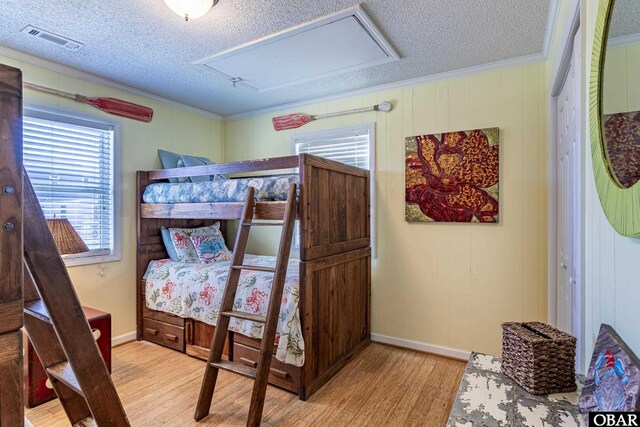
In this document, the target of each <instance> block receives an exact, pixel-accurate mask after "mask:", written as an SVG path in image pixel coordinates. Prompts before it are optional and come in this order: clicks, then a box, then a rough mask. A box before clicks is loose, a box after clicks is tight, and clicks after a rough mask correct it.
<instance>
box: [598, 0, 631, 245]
mask: <svg viewBox="0 0 640 427" xmlns="http://www.w3.org/2000/svg"><path fill="white" fill-rule="evenodd" d="M589 117H590V125H591V153H592V158H593V170H594V175H595V179H596V187H597V189H598V195H599V197H600V202H601V203H602V207H603V209H604V212H605V214H606V216H607V219H608V220H609V222H610V223H611V225H612V226H613V228H614V229H615V230H616V231H617V232H618V233H620V234H622V235H624V236H640V183H639V181H640V1H638V0H600V4H599V8H598V15H597V19H596V28H595V34H594V40H593V56H592V62H591V81H590V114H589Z"/></svg>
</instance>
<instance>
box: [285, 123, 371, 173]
mask: <svg viewBox="0 0 640 427" xmlns="http://www.w3.org/2000/svg"><path fill="white" fill-rule="evenodd" d="M300 153H308V154H314V155H316V156H320V157H325V158H327V159H331V160H336V161H338V162H342V163H346V164H348V165H351V166H356V167H359V168H362V169H371V141H370V132H369V129H346V130H344V131H341V132H327V133H325V134H318V135H316V136H313V135H311V136H307V137H305V136H302V137H300V138H296V154H300Z"/></svg>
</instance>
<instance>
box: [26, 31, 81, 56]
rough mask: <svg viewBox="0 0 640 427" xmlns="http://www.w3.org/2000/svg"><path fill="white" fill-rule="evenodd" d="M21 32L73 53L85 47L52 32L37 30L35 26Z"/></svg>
mask: <svg viewBox="0 0 640 427" xmlns="http://www.w3.org/2000/svg"><path fill="white" fill-rule="evenodd" d="M20 32H21V33H25V34H28V35H30V36H33V37H38V38H40V39H42V40H45V41H48V42H49V43H53V44H55V45H58V46H60V47H63V48H65V49H67V50H70V51H72V52H75V51H77V50H80V49H81V48H82V47H84V44H82V43H80V42H77V41H75V40H71V39H68V38H66V37H62V36H59V35H57V34H53V33H52V32H49V31H45V30H43V29H40V28H36V27H34V26H33V25H27V26H26V27H24V28H23V29H22V30H21V31H20Z"/></svg>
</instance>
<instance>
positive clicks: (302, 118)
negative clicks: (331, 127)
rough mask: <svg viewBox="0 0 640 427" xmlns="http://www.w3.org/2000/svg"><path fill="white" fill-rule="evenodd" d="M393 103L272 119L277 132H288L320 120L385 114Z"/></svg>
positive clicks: (386, 102)
mask: <svg viewBox="0 0 640 427" xmlns="http://www.w3.org/2000/svg"><path fill="white" fill-rule="evenodd" d="M391 108H392V107H391V103H390V102H388V101H385V102H381V103H380V104H378V105H374V106H373V107H365V108H356V109H354V110H347V111H338V112H337V113H327V114H316V115H311V114H302V113H295V114H289V115H287V116H279V117H274V118H273V119H271V121H272V122H273V128H274V129H275V130H277V131H280V130H286V129H297V128H299V127H301V126H304V125H306V124H307V123H309V122H312V121H314V120H319V119H328V118H329V117H337V116H344V115H347V114H355V113H365V112H367V111H384V112H385V113H386V112H388V111H391Z"/></svg>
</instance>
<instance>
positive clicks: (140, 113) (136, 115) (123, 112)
mask: <svg viewBox="0 0 640 427" xmlns="http://www.w3.org/2000/svg"><path fill="white" fill-rule="evenodd" d="M24 87H26V88H28V89H33V90H37V91H38V92H43V93H48V94H50V95H56V96H61V97H63V98H67V99H73V100H74V101H76V102H80V103H82V104H88V105H91V106H93V107H96V108H97V109H99V110H102V111H104V112H105V113H109V114H114V115H116V116H120V117H126V118H128V119H133V120H138V121H141V122H145V123H149V122H150V121H151V119H152V118H153V110H152V109H151V108H148V107H144V106H142V105H138V104H134V103H132V102H127V101H123V100H121V99H116V98H91V97H87V96H82V95H74V94H72V93H67V92H62V91H59V90H55V89H50V88H48V87H44V86H38V85H34V84H32V83H26V82H25V83H24Z"/></svg>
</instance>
